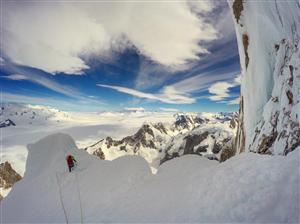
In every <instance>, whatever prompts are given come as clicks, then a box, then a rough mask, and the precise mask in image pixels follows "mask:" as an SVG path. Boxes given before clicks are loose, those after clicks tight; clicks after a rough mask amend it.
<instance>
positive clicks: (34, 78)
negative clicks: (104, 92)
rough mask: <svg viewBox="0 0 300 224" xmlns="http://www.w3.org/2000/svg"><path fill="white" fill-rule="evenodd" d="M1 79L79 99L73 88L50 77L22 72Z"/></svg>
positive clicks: (77, 92)
mask: <svg viewBox="0 0 300 224" xmlns="http://www.w3.org/2000/svg"><path fill="white" fill-rule="evenodd" d="M1 78H4V79H10V80H14V81H24V80H26V81H30V82H33V83H36V84H39V85H41V86H44V87H46V88H48V89H51V90H53V91H55V92H58V93H61V94H64V95H66V96H69V97H79V96H80V95H81V94H80V93H79V91H78V90H76V89H75V88H73V87H71V86H68V85H62V84H60V83H58V82H56V81H54V80H53V77H51V76H49V77H46V76H42V75H37V74H35V73H29V72H25V71H23V74H11V75H8V76H1Z"/></svg>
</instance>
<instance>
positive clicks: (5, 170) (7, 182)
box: [0, 161, 22, 189]
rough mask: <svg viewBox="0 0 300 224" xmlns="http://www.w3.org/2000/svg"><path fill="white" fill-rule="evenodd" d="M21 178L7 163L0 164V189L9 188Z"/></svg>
mask: <svg viewBox="0 0 300 224" xmlns="http://www.w3.org/2000/svg"><path fill="white" fill-rule="evenodd" d="M21 179H22V177H21V176H20V175H19V174H18V173H17V172H16V171H15V170H14V169H13V168H12V167H11V165H10V163H9V162H7V161H6V162H5V163H1V164H0V188H3V189H8V188H11V187H12V186H13V185H14V184H15V183H16V182H17V181H19V180H21Z"/></svg>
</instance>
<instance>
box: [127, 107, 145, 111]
mask: <svg viewBox="0 0 300 224" xmlns="http://www.w3.org/2000/svg"><path fill="white" fill-rule="evenodd" d="M124 110H127V111H145V108H143V107H125V108H124Z"/></svg>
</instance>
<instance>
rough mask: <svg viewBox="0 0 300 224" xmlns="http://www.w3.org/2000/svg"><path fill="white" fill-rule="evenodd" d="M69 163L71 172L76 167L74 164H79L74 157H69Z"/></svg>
mask: <svg viewBox="0 0 300 224" xmlns="http://www.w3.org/2000/svg"><path fill="white" fill-rule="evenodd" d="M66 160H67V163H68V167H69V172H71V171H72V168H73V167H74V165H75V164H74V162H77V161H76V159H75V158H74V156H72V155H68V156H67V158H66Z"/></svg>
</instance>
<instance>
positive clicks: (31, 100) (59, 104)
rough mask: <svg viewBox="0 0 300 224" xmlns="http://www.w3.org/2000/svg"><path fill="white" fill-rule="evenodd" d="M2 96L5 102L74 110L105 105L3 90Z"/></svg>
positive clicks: (93, 109)
mask: <svg viewBox="0 0 300 224" xmlns="http://www.w3.org/2000/svg"><path fill="white" fill-rule="evenodd" d="M1 96H2V99H3V101H4V102H11V103H27V104H35V105H45V106H53V107H55V108H61V109H63V110H72V111H78V110H82V111H97V110H99V109H101V107H102V106H103V104H101V102H96V101H95V102H90V101H87V100H84V99H79V100H76V102H74V103H73V102H71V101H66V100H60V99H56V98H53V97H45V96H26V95H24V94H22V95H21V94H15V93H9V92H3V93H1ZM78 105H80V106H79V107H78Z"/></svg>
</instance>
